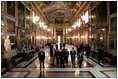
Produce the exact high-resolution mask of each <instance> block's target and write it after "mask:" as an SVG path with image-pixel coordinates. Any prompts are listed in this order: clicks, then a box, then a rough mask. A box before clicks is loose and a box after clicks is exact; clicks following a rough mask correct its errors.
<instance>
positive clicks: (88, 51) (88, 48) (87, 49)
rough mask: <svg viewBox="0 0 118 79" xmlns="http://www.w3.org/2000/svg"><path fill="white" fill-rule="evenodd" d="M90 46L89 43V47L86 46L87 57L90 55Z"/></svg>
mask: <svg viewBox="0 0 118 79" xmlns="http://www.w3.org/2000/svg"><path fill="white" fill-rule="evenodd" d="M90 49H91V48H90V46H89V45H87V47H86V55H87V58H88V57H89V56H90Z"/></svg>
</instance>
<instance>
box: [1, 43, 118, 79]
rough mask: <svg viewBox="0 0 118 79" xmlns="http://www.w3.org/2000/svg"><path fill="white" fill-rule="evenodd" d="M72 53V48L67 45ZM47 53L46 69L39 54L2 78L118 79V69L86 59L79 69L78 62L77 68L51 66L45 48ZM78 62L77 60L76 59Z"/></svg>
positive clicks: (47, 50) (47, 49)
mask: <svg viewBox="0 0 118 79" xmlns="http://www.w3.org/2000/svg"><path fill="white" fill-rule="evenodd" d="M66 48H67V49H68V50H69V51H70V50H71V48H72V46H71V45H66ZM44 51H45V52H46V59H45V68H44V69H42V70H40V64H39V60H38V58H37V54H36V55H35V56H34V57H33V58H31V59H30V60H28V61H24V62H22V63H20V64H18V65H17V66H16V67H14V68H13V69H11V70H10V71H9V72H7V73H5V74H4V75H2V76H1V77H2V78H117V67H113V66H109V65H108V66H101V65H100V64H97V63H96V62H95V61H93V60H91V59H89V58H86V56H84V61H83V64H82V68H79V67H78V65H77V62H76V65H75V68H72V67H71V61H70V56H69V63H68V65H66V66H65V68H60V67H58V66H56V65H50V57H49V48H48V47H45V49H44ZM76 61H77V59H76Z"/></svg>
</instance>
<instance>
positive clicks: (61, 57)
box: [59, 50, 65, 68]
mask: <svg viewBox="0 0 118 79" xmlns="http://www.w3.org/2000/svg"><path fill="white" fill-rule="evenodd" d="M59 59H60V67H63V68H64V67H65V65H64V53H63V51H62V50H61V51H60V54H59Z"/></svg>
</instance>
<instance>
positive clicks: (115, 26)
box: [110, 17, 117, 31]
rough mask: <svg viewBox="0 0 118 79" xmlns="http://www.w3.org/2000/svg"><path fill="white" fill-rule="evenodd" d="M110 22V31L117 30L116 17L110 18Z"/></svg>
mask: <svg viewBox="0 0 118 79" xmlns="http://www.w3.org/2000/svg"><path fill="white" fill-rule="evenodd" d="M110 22H111V23H110V24H111V25H110V31H117V17H114V18H112V19H111V21H110Z"/></svg>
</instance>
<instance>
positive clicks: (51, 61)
mask: <svg viewBox="0 0 118 79" xmlns="http://www.w3.org/2000/svg"><path fill="white" fill-rule="evenodd" d="M53 56H54V50H53V45H52V44H51V45H50V63H51V65H53Z"/></svg>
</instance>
